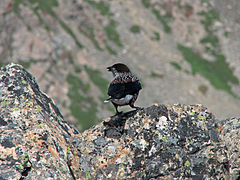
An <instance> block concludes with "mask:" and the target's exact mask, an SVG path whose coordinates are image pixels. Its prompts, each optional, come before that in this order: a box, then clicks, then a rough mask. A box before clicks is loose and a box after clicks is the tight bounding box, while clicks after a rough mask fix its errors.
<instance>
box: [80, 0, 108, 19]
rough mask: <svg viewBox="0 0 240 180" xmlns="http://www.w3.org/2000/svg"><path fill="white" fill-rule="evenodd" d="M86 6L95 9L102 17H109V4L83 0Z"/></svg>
mask: <svg viewBox="0 0 240 180" xmlns="http://www.w3.org/2000/svg"><path fill="white" fill-rule="evenodd" d="M85 1H86V2H87V3H88V4H90V5H91V6H93V7H95V8H96V9H97V10H98V11H99V12H100V13H101V14H102V15H103V16H105V15H108V16H111V15H112V13H111V12H110V7H109V4H106V3H105V2H103V1H99V2H96V1H92V0H85Z"/></svg>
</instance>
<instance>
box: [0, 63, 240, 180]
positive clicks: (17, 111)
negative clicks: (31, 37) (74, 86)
mask: <svg viewBox="0 0 240 180" xmlns="http://www.w3.org/2000/svg"><path fill="white" fill-rule="evenodd" d="M239 124H240V119H237V118H231V119H227V120H223V121H221V122H220V123H218V121H217V120H216V118H215V116H214V115H213V114H212V113H211V112H209V110H208V109H207V108H205V107H203V106H202V105H180V104H177V105H172V106H170V105H158V104H156V105H153V106H151V107H148V108H145V109H143V110H139V111H130V112H126V113H123V114H121V115H119V116H113V117H109V118H107V119H105V120H104V121H103V122H102V123H100V124H98V125H96V126H93V127H91V128H90V129H88V130H86V131H85V132H83V133H82V134H80V133H79V132H78V131H77V130H75V129H74V128H73V127H71V126H70V125H68V123H67V122H65V121H63V118H62V115H61V113H60V112H59V110H58V108H57V106H56V105H55V104H54V103H53V101H52V100H51V99H50V98H49V97H48V96H47V95H45V94H44V93H42V92H41V91H40V90H39V87H38V85H37V83H36V82H35V80H34V77H32V75H31V74H30V73H28V72H27V71H26V70H25V69H23V68H22V66H19V65H16V64H12V65H8V66H6V67H5V68H2V70H1V71H0V127H1V128H0V179H152V180H153V179H162V178H165V179H172V178H177V179H239V178H240V161H239V159H240V157H239V156H240V153H239V152H240V151H239V149H240V148H239V135H240V126H239Z"/></svg>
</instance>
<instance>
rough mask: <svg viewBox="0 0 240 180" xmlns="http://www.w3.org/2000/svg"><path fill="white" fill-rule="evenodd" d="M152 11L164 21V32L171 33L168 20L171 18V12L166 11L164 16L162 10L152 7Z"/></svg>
mask: <svg viewBox="0 0 240 180" xmlns="http://www.w3.org/2000/svg"><path fill="white" fill-rule="evenodd" d="M152 13H153V14H154V15H155V16H156V18H157V19H158V20H159V21H160V22H161V23H162V25H163V30H164V32H166V33H170V32H171V28H170V26H169V25H168V23H167V21H169V20H171V18H172V15H171V14H170V13H166V15H165V16H162V15H160V12H159V11H158V10H157V9H154V8H153V9H152Z"/></svg>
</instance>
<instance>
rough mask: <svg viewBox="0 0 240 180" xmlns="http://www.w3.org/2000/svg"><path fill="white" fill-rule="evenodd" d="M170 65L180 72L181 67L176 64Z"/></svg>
mask: <svg viewBox="0 0 240 180" xmlns="http://www.w3.org/2000/svg"><path fill="white" fill-rule="evenodd" d="M170 64H171V65H172V66H173V67H174V68H175V69H177V70H182V67H181V66H180V65H179V64H178V63H177V62H173V61H172V62H170Z"/></svg>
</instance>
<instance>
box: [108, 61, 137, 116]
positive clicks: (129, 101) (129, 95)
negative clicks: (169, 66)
mask: <svg viewBox="0 0 240 180" xmlns="http://www.w3.org/2000/svg"><path fill="white" fill-rule="evenodd" d="M107 70H108V71H110V72H112V74H113V80H112V82H111V83H110V85H109V87H108V95H109V96H110V97H109V98H108V99H106V100H105V101H104V102H105V103H108V102H111V103H112V104H113V105H114V107H115V109H116V114H115V115H118V114H120V113H122V112H119V111H118V106H126V105H129V106H130V107H131V108H135V109H142V108H141V107H137V106H135V105H134V103H135V101H136V100H137V98H138V94H139V91H140V90H141V89H142V86H141V83H140V81H139V79H138V78H137V77H136V76H135V75H133V74H132V73H131V71H130V69H129V68H128V67H127V66H126V65H125V64H123V63H116V64H114V65H112V66H109V67H107Z"/></svg>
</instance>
